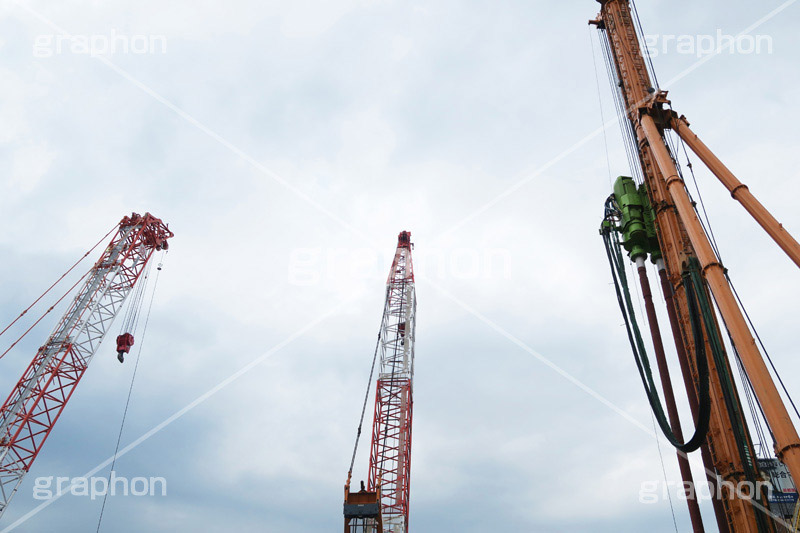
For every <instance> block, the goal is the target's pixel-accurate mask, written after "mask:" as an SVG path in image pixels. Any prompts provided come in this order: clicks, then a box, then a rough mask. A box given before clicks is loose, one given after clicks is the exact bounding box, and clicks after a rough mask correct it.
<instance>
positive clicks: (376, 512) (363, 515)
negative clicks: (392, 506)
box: [344, 481, 383, 533]
mask: <svg viewBox="0 0 800 533" xmlns="http://www.w3.org/2000/svg"><path fill="white" fill-rule="evenodd" d="M382 532H383V520H382V519H381V504H380V498H379V497H378V492H370V491H367V490H366V489H365V488H364V482H363V481H362V482H361V490H360V491H359V492H352V493H351V492H350V486H349V483H348V485H347V486H346V487H345V490H344V533H382Z"/></svg>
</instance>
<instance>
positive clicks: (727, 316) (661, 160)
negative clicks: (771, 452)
mask: <svg viewBox="0 0 800 533" xmlns="http://www.w3.org/2000/svg"><path fill="white" fill-rule="evenodd" d="M640 124H641V126H642V129H643V130H644V133H645V135H646V137H647V141H648V143H649V145H650V147H651V149H652V152H653V155H654V157H655V159H656V163H657V164H658V167H659V168H660V170H661V173H662V174H663V176H664V179H665V180H666V184H667V189H668V190H669V193H670V196H671V197H672V199H673V201H674V202H675V207H676V208H677V210H678V214H679V215H680V217H681V220H682V221H683V223H684V224H685V227H686V231H687V233H688V234H689V239H690V240H691V241H692V245H693V247H694V249H695V251H696V253H697V256H698V259H699V260H700V264H701V265H702V267H703V273H704V274H705V278H706V280H707V282H708V284H709V287H710V288H711V292H712V294H713V295H714V298H715V299H716V302H717V306H718V307H719V310H720V312H721V313H722V317H723V319H724V320H725V325H726V326H727V327H728V330H729V331H730V334H731V337H732V339H733V343H734V344H735V345H736V348H737V349H738V350H739V355H740V356H741V359H742V364H743V365H744V367H745V370H746V371H747V375H748V376H749V377H750V381H751V382H752V384H753V389H754V390H755V392H756V395H757V396H758V399H759V401H760V402H761V404H762V407H763V409H764V415H765V417H766V419H767V423H768V424H769V426H770V429H771V430H772V433H773V434H774V436H775V441H776V450H775V452H776V454H777V456H778V459H780V460H781V461H782V462H783V463H785V464H786V466H787V467H788V469H789V472H790V473H791V474H792V478H793V479H800V437H799V436H798V434H797V430H796V429H795V427H794V424H793V423H792V420H791V418H790V417H789V412H788V411H787V410H786V406H785V405H784V403H783V400H782V399H781V396H780V393H779V392H778V389H777V387H776V386H775V382H774V381H773V380H772V377H771V376H770V374H769V370H768V369H767V365H766V364H765V363H764V359H763V358H762V357H761V353H760V352H759V351H758V348H757V347H756V342H755V339H754V338H753V335H752V334H751V333H750V330H749V329H748V327H747V323H746V322H745V319H744V317H743V316H742V313H741V310H740V309H739V306H738V305H737V303H736V299H735V298H734V296H733V292H732V291H731V287H730V285H729V284H728V280H727V278H726V277H725V271H724V269H723V267H722V265H721V264H720V263H719V261H718V260H717V256H716V255H715V254H714V250H713V248H712V247H711V243H710V242H709V240H708V237H707V236H706V234H705V231H704V230H703V226H702V224H701V223H700V219H699V218H698V217H697V213H696V212H695V210H694V207H693V206H692V202H691V200H690V198H689V195H688V193H687V192H686V189H685V187H684V183H683V180H682V179H681V177H680V175H679V173H678V169H677V168H676V166H675V163H674V162H673V160H672V158H671V157H670V154H669V151H668V150H667V147H666V145H665V144H664V140H663V139H662V137H661V133H660V132H659V130H658V126H656V123H655V121H654V119H653V117H651V116H650V115H648V114H643V115H642V117H641V120H640Z"/></svg>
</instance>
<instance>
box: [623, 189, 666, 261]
mask: <svg viewBox="0 0 800 533" xmlns="http://www.w3.org/2000/svg"><path fill="white" fill-rule="evenodd" d="M614 197H615V199H616V201H617V205H618V206H619V210H620V214H621V218H622V220H621V221H620V226H619V228H618V229H619V231H620V232H621V233H622V246H623V247H624V248H625V250H626V251H627V252H628V256H629V257H630V258H631V261H636V259H637V258H639V257H641V258H644V259H647V256H648V255H649V256H650V259H651V260H652V261H653V262H655V261H656V260H657V259H659V258H660V257H661V250H660V248H659V245H658V237H657V236H656V226H655V214H654V212H653V208H652V206H651V205H650V199H649V198H648V195H647V188H646V186H645V185H641V186H640V187H638V188H637V187H636V182H634V181H633V178H630V177H627V176H620V177H619V178H617V181H616V182H615V183H614Z"/></svg>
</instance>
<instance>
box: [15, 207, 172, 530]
mask: <svg viewBox="0 0 800 533" xmlns="http://www.w3.org/2000/svg"><path fill="white" fill-rule="evenodd" d="M172 236H173V233H172V232H171V231H170V230H169V229H168V228H167V226H166V225H165V224H164V223H163V222H162V221H161V220H159V219H158V218H155V217H154V216H152V215H150V214H149V213H146V214H145V215H143V216H142V215H139V214H136V213H134V214H132V215H131V216H129V217H127V216H126V217H125V218H123V219H122V221H121V222H120V223H119V227H118V229H117V231H116V233H115V234H114V236H113V238H112V239H111V242H110V243H109V245H108V247H107V248H106V249H105V251H104V252H103V255H102V256H101V257H100V259H99V260H98V261H97V263H95V265H94V266H93V267H92V269H91V271H90V272H89V275H88V276H87V278H86V281H85V282H84V284H83V285H82V286H81V288H80V289H79V290H78V294H77V295H76V296H75V299H74V300H73V301H72V303H71V304H70V306H69V308H68V309H67V312H66V313H65V314H64V316H63V317H62V318H61V320H60V321H59V323H58V325H57V326H56V328H55V330H54V331H53V333H52V335H50V337H49V338H48V339H47V341H46V342H45V343H44V345H43V346H42V347H41V348H39V350H38V351H37V352H36V355H35V356H34V358H33V361H31V363H30V365H28V368H27V369H25V372H24V373H23V374H22V377H21V378H20V380H19V382H18V383H17V384H16V385H15V386H14V388H13V390H12V391H11V394H10V395H9V396H8V399H7V400H6V401H5V403H4V404H3V407H2V409H0V516H2V514H3V513H4V512H5V510H6V508H7V507H8V503H9V501H10V500H11V498H12V497H13V496H14V494H15V493H16V491H17V489H18V488H19V485H20V483H21V482H22V479H23V477H24V476H25V474H26V473H27V472H28V470H30V468H31V465H32V464H33V461H34V460H35V459H36V456H37V455H38V454H39V452H40V451H41V449H42V446H43V445H44V442H45V440H46V439H47V437H48V435H49V434H50V432H51V431H52V430H53V426H54V425H55V423H56V421H57V420H58V417H59V416H61V413H62V412H63V410H64V407H65V406H66V404H67V402H68V401H69V399H70V397H71V396H72V394H73V392H74V391H75V387H76V386H77V385H78V382H79V381H80V380H81V378H82V377H83V375H84V373H85V372H86V369H87V368H88V366H89V363H90V362H91V360H92V358H93V357H94V354H95V353H96V352H97V349H98V347H99V346H100V343H101V342H102V341H103V338H104V337H105V335H106V333H107V332H108V330H109V327H110V326H111V323H112V322H113V321H114V318H115V317H116V315H117V313H118V312H119V310H120V309H121V308H122V304H123V303H124V301H125V298H126V297H127V296H128V294H129V293H130V292H131V289H133V287H134V285H135V284H136V282H137V281H138V280H139V277H140V276H141V274H142V272H143V271H144V269H145V266H146V265H147V263H148V261H149V260H150V258H151V257H152V255H153V253H154V252H155V251H156V250H163V249H166V248H167V246H168V244H167V240H168V239H169V238H171V237H172Z"/></svg>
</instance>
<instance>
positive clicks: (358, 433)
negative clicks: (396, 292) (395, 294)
mask: <svg viewBox="0 0 800 533" xmlns="http://www.w3.org/2000/svg"><path fill="white" fill-rule="evenodd" d="M389 290H390V289H389V288H388V287H387V293H386V301H385V302H384V304H383V316H382V317H381V326H380V329H379V330H378V340H377V341H375V353H374V354H373V356H372V367H371V368H370V370H369V380H368V381H367V392H366V393H365V394H364V405H363V406H362V407H361V419H360V420H359V422H358V431H356V442H355V445H354V446H353V457H352V458H351V459H350V469H349V470H348V471H347V484H348V485H349V484H350V478H351V477H352V475H353V467H354V465H355V464H356V453H357V452H358V442H359V440H361V430H362V429H363V426H364V415H365V414H366V412H367V402H368V401H369V391H370V390H371V389H372V377H373V375H374V374H375V361H377V359H378V348H380V345H381V333H383V327H384V325H385V323H386V309H387V307H388V306H389V292H388V291H389Z"/></svg>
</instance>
